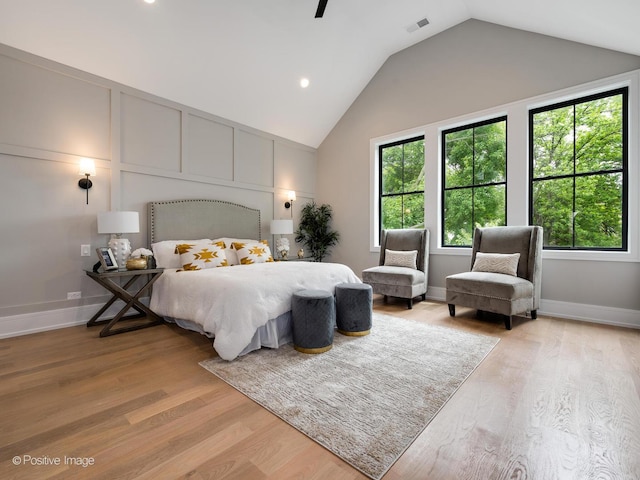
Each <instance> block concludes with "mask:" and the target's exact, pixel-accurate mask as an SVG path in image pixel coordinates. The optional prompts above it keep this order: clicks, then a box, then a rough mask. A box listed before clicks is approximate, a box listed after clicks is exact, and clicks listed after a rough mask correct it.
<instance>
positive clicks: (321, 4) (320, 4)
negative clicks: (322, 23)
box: [316, 0, 327, 18]
mask: <svg viewBox="0 0 640 480" xmlns="http://www.w3.org/2000/svg"><path fill="white" fill-rule="evenodd" d="M325 8H327V0H320V2H318V10H316V18H322V16H323V15H324V9H325Z"/></svg>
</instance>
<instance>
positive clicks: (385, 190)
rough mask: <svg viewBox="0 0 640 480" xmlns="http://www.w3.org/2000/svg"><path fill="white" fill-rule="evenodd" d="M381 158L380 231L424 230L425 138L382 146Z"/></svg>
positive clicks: (380, 147)
mask: <svg viewBox="0 0 640 480" xmlns="http://www.w3.org/2000/svg"><path fill="white" fill-rule="evenodd" d="M378 159H379V168H380V171H379V176H378V178H379V181H380V185H379V189H378V191H379V192H380V196H379V202H380V203H379V209H378V211H379V215H380V222H379V225H380V229H381V230H385V229H391V228H424V136H420V137H413V138H410V139H407V140H402V141H398V142H393V143H387V144H384V145H380V146H379V147H378ZM379 233H380V232H378V234H379ZM378 241H379V238H378Z"/></svg>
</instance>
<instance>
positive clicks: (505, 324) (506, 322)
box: [504, 315, 513, 330]
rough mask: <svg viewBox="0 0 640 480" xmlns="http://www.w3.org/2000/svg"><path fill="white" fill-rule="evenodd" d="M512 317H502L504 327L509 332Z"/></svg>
mask: <svg viewBox="0 0 640 480" xmlns="http://www.w3.org/2000/svg"><path fill="white" fill-rule="evenodd" d="M512 320H513V317H512V316H511V315H505V316H504V326H505V328H506V329H507V330H511V327H512V326H513V322H512Z"/></svg>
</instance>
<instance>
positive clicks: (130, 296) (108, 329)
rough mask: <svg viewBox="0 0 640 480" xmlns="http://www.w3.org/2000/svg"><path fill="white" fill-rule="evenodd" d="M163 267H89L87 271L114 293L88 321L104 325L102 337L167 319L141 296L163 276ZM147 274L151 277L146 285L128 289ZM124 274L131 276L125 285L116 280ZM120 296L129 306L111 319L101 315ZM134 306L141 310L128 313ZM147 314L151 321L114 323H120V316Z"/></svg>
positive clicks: (122, 317)
mask: <svg viewBox="0 0 640 480" xmlns="http://www.w3.org/2000/svg"><path fill="white" fill-rule="evenodd" d="M163 271H164V269H163V268H153V269H145V270H117V271H109V272H94V271H92V270H86V273H87V275H88V276H89V277H91V278H92V279H93V280H95V281H96V282H98V283H99V284H100V285H102V286H103V287H104V288H106V289H107V290H109V291H110V292H111V293H112V294H113V297H112V298H111V299H110V300H109V301H108V302H107V303H105V304H104V306H103V307H102V308H101V309H100V310H98V312H97V313H96V314H95V315H94V316H93V317H91V320H89V321H88V322H87V327H92V326H94V325H103V324H106V325H105V326H104V328H103V329H102V331H101V332H100V336H101V337H108V336H109V335H115V334H116V333H124V332H130V331H132V330H140V329H141V328H148V327H153V326H154V325H160V324H161V323H163V322H164V320H163V319H162V317H160V316H159V315H158V314H156V313H155V312H154V311H153V310H151V309H150V308H149V307H147V306H146V305H145V304H143V303H142V302H140V297H141V296H142V295H143V294H144V293H145V292H146V291H147V290H149V289H150V288H151V286H152V285H153V284H154V282H155V281H156V280H157V279H158V278H160V275H162V272H163ZM144 275H146V276H147V281H146V283H145V284H144V285H142V286H141V287H140V288H139V289H138V290H137V291H136V292H135V293H132V292H129V291H128V290H127V289H128V288H129V287H131V285H133V283H134V282H135V281H136V280H137V279H138V278H143V276H144ZM123 277H131V278H130V279H129V280H127V282H126V283H125V284H124V286H122V287H121V286H120V285H119V284H118V283H117V282H116V280H117V279H119V278H123ZM116 300H122V301H123V302H125V306H124V307H122V309H121V310H120V311H119V312H118V313H117V314H116V316H115V317H113V318H108V319H100V317H101V316H102V314H104V312H106V311H107V309H108V308H109V307H110V306H111V305H113V303H114V302H115V301H116ZM131 308H133V309H134V310H136V311H137V312H138V313H137V314H135V315H127V316H126V317H125V316H124V314H125V313H126V312H127V311H128V310H129V309H131ZM142 317H147V319H148V320H149V321H148V322H147V323H142V324H137V325H131V326H128V327H121V328H118V329H113V326H114V325H115V324H116V323H118V322H119V321H120V320H132V319H135V318H142Z"/></svg>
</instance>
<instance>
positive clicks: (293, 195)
mask: <svg viewBox="0 0 640 480" xmlns="http://www.w3.org/2000/svg"><path fill="white" fill-rule="evenodd" d="M289 201H290V202H295V201H296V192H295V191H294V190H289Z"/></svg>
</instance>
